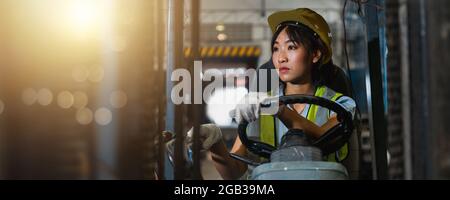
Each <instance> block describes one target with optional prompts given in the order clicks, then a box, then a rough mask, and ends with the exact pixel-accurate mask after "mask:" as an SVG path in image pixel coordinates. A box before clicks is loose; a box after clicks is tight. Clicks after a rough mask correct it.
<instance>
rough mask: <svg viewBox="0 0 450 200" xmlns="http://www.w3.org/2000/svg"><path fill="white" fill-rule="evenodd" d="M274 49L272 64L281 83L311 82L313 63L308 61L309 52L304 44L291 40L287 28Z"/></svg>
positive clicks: (276, 41) (280, 35) (279, 36)
mask: <svg viewBox="0 0 450 200" xmlns="http://www.w3.org/2000/svg"><path fill="white" fill-rule="evenodd" d="M272 48H273V53H272V62H273V64H274V65H275V69H276V70H277V72H278V75H279V76H280V79H281V81H283V82H285V83H287V82H290V83H300V82H305V81H311V67H312V64H311V62H312V61H311V60H308V56H307V54H308V52H307V50H306V49H305V47H304V46H303V45H302V44H300V43H295V42H294V41H292V40H290V39H289V36H288V34H287V32H286V28H284V29H283V30H282V31H281V33H280V34H279V35H278V37H277V38H276V40H275V42H274V45H273V47H272Z"/></svg>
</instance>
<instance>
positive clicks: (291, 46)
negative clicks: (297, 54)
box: [288, 45, 297, 50]
mask: <svg viewBox="0 0 450 200" xmlns="http://www.w3.org/2000/svg"><path fill="white" fill-rule="evenodd" d="M296 49H297V46H295V45H289V46H288V50H296Z"/></svg>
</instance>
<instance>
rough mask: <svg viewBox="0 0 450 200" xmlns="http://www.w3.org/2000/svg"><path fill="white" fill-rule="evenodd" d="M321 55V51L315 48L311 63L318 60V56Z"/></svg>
mask: <svg viewBox="0 0 450 200" xmlns="http://www.w3.org/2000/svg"><path fill="white" fill-rule="evenodd" d="M321 57H322V52H320V51H319V50H317V51H316V52H314V55H313V60H312V61H313V63H314V64H316V63H317V62H319V60H320V58H321Z"/></svg>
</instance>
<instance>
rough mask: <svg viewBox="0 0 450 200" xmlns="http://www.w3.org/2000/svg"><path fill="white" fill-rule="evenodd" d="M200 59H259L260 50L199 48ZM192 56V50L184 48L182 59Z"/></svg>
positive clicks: (229, 47) (223, 47) (255, 48)
mask: <svg viewBox="0 0 450 200" xmlns="http://www.w3.org/2000/svg"><path fill="white" fill-rule="evenodd" d="M199 52H200V57H202V58H213V57H215V58H221V57H241V58H249V57H259V56H260V55H261V48H259V47H258V46H211V47H201V48H200V50H199ZM190 56H192V49H191V48H190V47H187V48H184V57H186V58H188V57H190Z"/></svg>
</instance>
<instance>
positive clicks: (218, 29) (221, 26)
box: [216, 24, 225, 32]
mask: <svg viewBox="0 0 450 200" xmlns="http://www.w3.org/2000/svg"><path fill="white" fill-rule="evenodd" d="M216 30H217V31H219V32H222V31H224V30H225V25H224V24H217V26H216Z"/></svg>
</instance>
